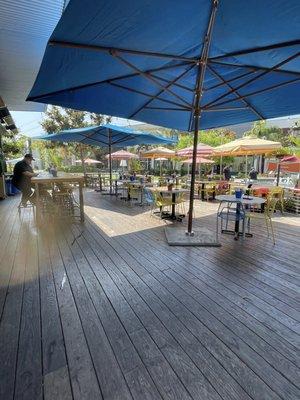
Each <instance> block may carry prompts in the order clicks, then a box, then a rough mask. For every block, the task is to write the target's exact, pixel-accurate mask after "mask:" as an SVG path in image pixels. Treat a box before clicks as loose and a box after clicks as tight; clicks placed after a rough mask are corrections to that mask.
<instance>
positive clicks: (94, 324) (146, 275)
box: [0, 192, 300, 400]
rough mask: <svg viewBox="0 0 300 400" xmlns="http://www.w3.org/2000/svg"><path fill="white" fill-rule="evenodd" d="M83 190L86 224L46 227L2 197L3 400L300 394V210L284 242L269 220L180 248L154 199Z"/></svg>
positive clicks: (221, 399)
mask: <svg viewBox="0 0 300 400" xmlns="http://www.w3.org/2000/svg"><path fill="white" fill-rule="evenodd" d="M86 198H87V202H86V203H87V207H86V215H87V221H86V223H85V224H84V225H80V224H73V225H68V224H64V225H60V224H58V223H56V222H54V221H50V220H49V221H48V223H47V225H45V226H44V227H41V228H40V229H39V230H37V228H36V225H35V220H34V219H33V214H32V210H30V209H27V210H22V212H21V213H20V215H19V214H18V212H17V209H16V207H17V204H18V197H16V198H13V199H8V200H7V201H5V202H1V203H0V238H1V241H0V278H1V282H0V316H1V319H0V365H1V369H0V398H1V399H2V398H3V399H5V400H6V399H7V400H10V399H12V400H13V399H21V398H22V399H30V400H42V399H43V400H54V399H55V400H72V399H76V400H79V399H80V400H85V399H86V400H87V399H89V400H98V399H99V400H101V399H103V400H106V399H107V400H115V399H116V400H123V399H124V400H130V399H134V400H140V399H143V400H144V399H145V400H156V399H157V400H159V399H168V400H176V399H178V400H181V399H187V400H191V399H195V400H199V399H201V400H202V399H203V400H261V399H264V400H265V399H266V400H296V399H298V398H300V384H299V382H300V354H299V347H300V346H299V344H300V343H299V342H300V340H299V333H300V326H299V321H300V290H299V283H300V268H299V262H298V259H299V256H300V250H299V248H300V238H299V230H300V229H299V228H300V219H299V218H297V217H295V216H288V217H286V216H283V217H281V216H279V215H276V218H275V220H276V222H275V226H276V231H277V235H276V236H277V244H276V246H275V247H274V246H273V245H272V244H271V242H270V241H268V239H267V238H266V235H265V231H264V227H263V226H259V225H258V226H256V227H255V228H254V229H256V230H254V232H255V240H254V238H253V239H249V240H248V239H247V240H245V241H244V242H242V241H239V242H237V243H236V242H234V241H233V240H232V237H230V236H225V235H222V237H221V240H222V244H223V246H222V247H221V248H220V249H213V248H175V247H169V246H168V245H167V244H166V242H165V237H164V230H163V228H164V226H165V222H163V221H161V220H159V219H158V218H150V217H149V212H147V210H144V209H142V208H140V207H135V206H128V205H126V204H124V203H121V202H119V201H115V200H114V199H110V198H109V199H108V198H107V197H104V196H103V197H102V196H101V195H99V194H98V193H94V192H88V193H86ZM203 205H205V207H204V206H203ZM215 209H216V205H215V204H212V203H199V202H196V213H197V219H196V221H195V225H196V226H197V225H202V226H203V225H205V224H213V225H212V226H214V221H215ZM253 245H255V247H253ZM2 366H3V367H2Z"/></svg>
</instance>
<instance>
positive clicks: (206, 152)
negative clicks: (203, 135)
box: [176, 143, 214, 157]
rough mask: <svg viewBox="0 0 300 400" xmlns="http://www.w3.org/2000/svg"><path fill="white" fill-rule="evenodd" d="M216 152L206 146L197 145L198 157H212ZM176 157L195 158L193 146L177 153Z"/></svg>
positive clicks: (202, 144)
mask: <svg viewBox="0 0 300 400" xmlns="http://www.w3.org/2000/svg"><path fill="white" fill-rule="evenodd" d="M213 151H214V148H213V147H211V146H209V145H207V144H204V143H198V144H197V157H203V156H204V157H205V156H210V155H211V154H212V153H213ZM176 156H178V157H193V146H190V147H186V148H185V149H180V150H177V151H176Z"/></svg>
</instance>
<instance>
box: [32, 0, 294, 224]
mask: <svg viewBox="0 0 300 400" xmlns="http://www.w3.org/2000/svg"><path fill="white" fill-rule="evenodd" d="M299 36H300V2H299V0H289V1H286V0H264V1H258V0H230V1H229V0H222V1H217V0H190V1H188V2H187V1H186V0H176V1H171V0H151V1H149V0H130V1H119V0H111V1H109V2H107V1H105V0H85V1H84V2H83V1H81V0H70V2H69V4H68V6H67V8H66V10H65V12H64V13H63V15H62V18H61V20H60V21H59V23H58V25H57V27H56V28H55V30H54V32H53V34H52V36H51V38H50V40H49V43H48V45H47V48H46V52H45V55H44V59H43V62H42V65H41V68H40V71H39V74H38V76H37V79H36V82H35V84H34V86H33V88H32V90H31V92H30V95H29V97H28V100H31V101H37V102H42V103H50V104H56V105H60V106H65V107H71V108H75V109H81V110H89V111H94V112H97V113H104V114H108V115H115V116H120V117H125V118H134V119H137V120H141V121H145V122H148V123H153V124H156V125H162V126H167V127H171V128H177V129H181V130H187V131H192V130H194V133H195V141H194V142H195V144H196V142H197V136H198V129H199V119H200V116H201V122H200V126H201V128H202V129H206V128H213V127H218V126H224V125H231V124H236V123H241V122H246V121H253V120H257V119H267V118H273V117H279V116H284V115H292V114H297V113H300V91H299V81H300V62H299V55H300V40H299ZM193 158H194V163H193V168H192V185H191V186H192V190H191V201H190V212H189V216H190V221H189V231H190V230H191V215H192V207H193V201H192V199H193V194H194V189H193V187H194V185H193V183H194V178H193V176H194V172H195V166H196V151H195V154H194V157H193Z"/></svg>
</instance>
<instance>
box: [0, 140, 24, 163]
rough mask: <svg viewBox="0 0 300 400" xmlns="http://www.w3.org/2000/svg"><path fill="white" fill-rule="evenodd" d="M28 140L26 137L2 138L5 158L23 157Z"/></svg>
mask: <svg viewBox="0 0 300 400" xmlns="http://www.w3.org/2000/svg"><path fill="white" fill-rule="evenodd" d="M25 142H26V138H25V137H24V136H17V137H15V138H14V137H12V136H4V137H3V138H2V149H3V153H4V154H5V157H6V158H7V159H9V158H17V157H21V156H22V155H23V153H24V149H25Z"/></svg>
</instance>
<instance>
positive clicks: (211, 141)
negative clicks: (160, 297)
mask: <svg viewBox="0 0 300 400" xmlns="http://www.w3.org/2000/svg"><path fill="white" fill-rule="evenodd" d="M234 139H236V133H235V132H233V131H230V130H228V129H211V130H207V131H200V132H199V139H198V143H205V144H207V145H209V146H212V147H216V146H220V145H221V144H224V143H228V142H231V141H232V140H234ZM192 145H193V134H192V133H181V134H180V135H179V140H178V143H177V146H176V148H177V149H184V148H185V147H190V146H192Z"/></svg>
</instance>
